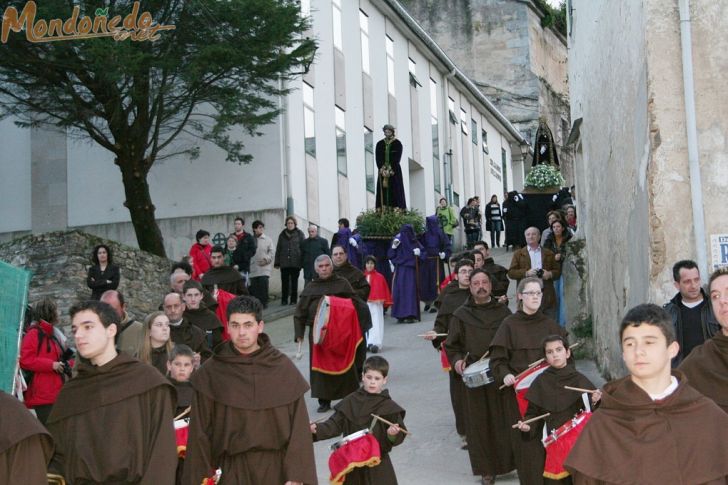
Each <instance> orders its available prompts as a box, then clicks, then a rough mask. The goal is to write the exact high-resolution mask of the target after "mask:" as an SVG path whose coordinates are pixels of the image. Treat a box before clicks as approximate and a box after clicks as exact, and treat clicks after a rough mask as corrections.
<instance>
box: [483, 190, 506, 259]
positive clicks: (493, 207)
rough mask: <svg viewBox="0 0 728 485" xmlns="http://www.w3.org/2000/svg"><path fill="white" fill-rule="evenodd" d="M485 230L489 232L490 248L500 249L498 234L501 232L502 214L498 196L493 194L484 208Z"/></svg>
mask: <svg viewBox="0 0 728 485" xmlns="http://www.w3.org/2000/svg"><path fill="white" fill-rule="evenodd" d="M485 230H486V231H488V232H490V247H492V248H494V247H500V233H501V231H503V213H502V212H501V206H500V204H499V203H498V196H497V195H495V194H493V195H492V196H491V197H490V202H488V204H487V205H486V206H485Z"/></svg>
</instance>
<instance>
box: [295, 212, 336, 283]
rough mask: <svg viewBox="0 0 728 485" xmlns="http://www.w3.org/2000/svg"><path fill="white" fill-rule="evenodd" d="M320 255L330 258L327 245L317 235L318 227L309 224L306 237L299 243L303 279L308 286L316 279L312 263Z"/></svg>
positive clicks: (324, 240)
mask: <svg viewBox="0 0 728 485" xmlns="http://www.w3.org/2000/svg"><path fill="white" fill-rule="evenodd" d="M322 254H327V255H329V256H331V253H330V252H329V243H328V241H326V239H324V238H322V237H321V236H319V235H318V226H317V225H316V224H309V226H308V237H307V238H306V239H305V240H304V241H303V243H301V263H302V264H303V279H304V281H305V282H306V284H308V283H309V282H310V281H311V280H312V279H314V278H315V277H316V271H315V270H314V267H313V262H314V261H316V258H318V257H319V256H321V255H322Z"/></svg>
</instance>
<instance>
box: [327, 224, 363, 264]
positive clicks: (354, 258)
mask: <svg viewBox="0 0 728 485" xmlns="http://www.w3.org/2000/svg"><path fill="white" fill-rule="evenodd" d="M350 238H354V240H355V241H356V244H357V247H354V246H352V245H351V244H349V239H350ZM335 239H336V242H335V243H334V245H335V246H341V247H342V248H344V251H346V256H347V257H348V258H349V263H351V265H352V266H354V267H355V268H357V269H362V267H363V264H362V248H361V245H362V240H361V236H360V235H359V234H358V233H356V234H355V233H352V232H351V229H349V228H348V227H342V228H341V229H339V232H337V233H336V238H335ZM333 249H334V248H333V247H332V248H331V250H332V251H333Z"/></svg>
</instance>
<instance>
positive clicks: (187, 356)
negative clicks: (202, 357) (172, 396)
mask: <svg viewBox="0 0 728 485" xmlns="http://www.w3.org/2000/svg"><path fill="white" fill-rule="evenodd" d="M194 361H195V352H194V351H193V350H192V349H191V348H189V346H187V345H185V344H177V345H175V346H174V347H173V348H172V352H170V353H169V360H168V361H167V373H168V375H169V381H170V382H171V383H172V385H173V386H174V388H175V389H176V390H177V412H176V413H175V416H178V415H179V414H180V413H182V412H183V411H184V410H185V409H187V408H188V407H190V405H191V404H192V396H193V394H194V390H193V389H192V386H191V385H190V376H192V371H193V370H194Z"/></svg>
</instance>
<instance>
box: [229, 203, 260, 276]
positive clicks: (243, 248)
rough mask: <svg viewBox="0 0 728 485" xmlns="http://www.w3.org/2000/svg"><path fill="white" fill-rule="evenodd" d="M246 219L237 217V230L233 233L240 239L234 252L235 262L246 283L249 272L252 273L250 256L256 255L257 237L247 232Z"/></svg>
mask: <svg viewBox="0 0 728 485" xmlns="http://www.w3.org/2000/svg"><path fill="white" fill-rule="evenodd" d="M244 228H245V219H243V218H242V217H236V218H235V232H234V233H233V234H231V235H232V236H235V237H236V238H237V240H238V245H237V247H236V248H235V251H234V252H233V262H234V263H235V264H236V265H237V267H238V271H240V274H242V275H243V278H244V279H245V283H246V285H247V284H248V283H249V281H248V273H250V258H252V257H253V256H254V255H255V247H256V246H255V238H254V237H253V235H252V234H250V233H248V232H245V229H244Z"/></svg>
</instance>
